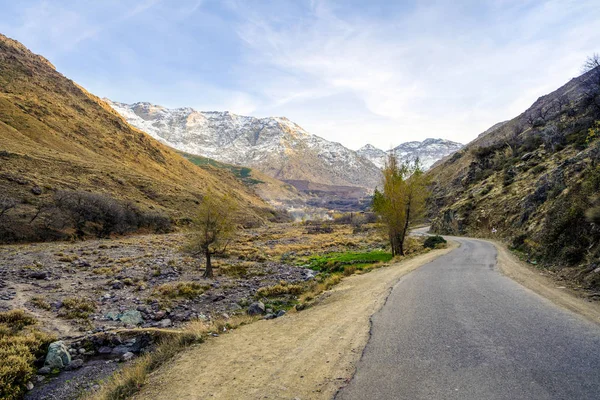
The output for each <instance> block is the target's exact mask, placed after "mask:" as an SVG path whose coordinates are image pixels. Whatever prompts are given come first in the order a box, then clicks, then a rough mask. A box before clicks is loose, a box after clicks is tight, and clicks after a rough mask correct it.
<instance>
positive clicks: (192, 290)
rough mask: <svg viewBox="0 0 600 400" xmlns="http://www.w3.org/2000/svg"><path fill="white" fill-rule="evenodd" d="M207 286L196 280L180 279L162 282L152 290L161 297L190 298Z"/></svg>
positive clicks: (203, 290) (197, 294)
mask: <svg viewBox="0 0 600 400" xmlns="http://www.w3.org/2000/svg"><path fill="white" fill-rule="evenodd" d="M208 288H209V286H208V285H202V284H200V283H198V282H190V281H180V282H169V283H164V284H162V285H160V286H157V287H156V288H155V289H154V292H155V293H157V294H158V295H160V296H162V297H167V298H170V299H177V298H186V299H192V298H194V297H196V296H199V295H201V294H202V293H204V292H205V291H206V290H207V289H208Z"/></svg>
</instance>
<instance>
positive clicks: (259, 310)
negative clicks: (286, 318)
mask: <svg viewBox="0 0 600 400" xmlns="http://www.w3.org/2000/svg"><path fill="white" fill-rule="evenodd" d="M247 313H248V315H259V314H264V313H265V305H264V304H263V303H262V302H261V301H257V302H255V303H252V304H250V306H249V307H248V311H247Z"/></svg>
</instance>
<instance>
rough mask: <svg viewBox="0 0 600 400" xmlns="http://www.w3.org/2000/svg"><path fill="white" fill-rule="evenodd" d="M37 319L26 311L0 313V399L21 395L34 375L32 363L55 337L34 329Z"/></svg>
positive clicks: (10, 399) (19, 396) (15, 397)
mask: <svg viewBox="0 0 600 400" xmlns="http://www.w3.org/2000/svg"><path fill="white" fill-rule="evenodd" d="M36 322H37V321H36V320H35V318H34V317H33V316H31V315H29V314H27V313H25V312H24V311H23V310H11V311H6V312H0V398H2V399H7V400H12V399H19V398H21V396H22V394H23V393H24V391H25V385H26V383H27V382H28V381H29V380H30V379H31V378H33V376H34V375H35V368H34V366H33V363H34V361H35V359H36V358H37V357H41V356H43V355H44V353H45V352H46V349H47V347H48V345H49V344H50V343H51V342H53V341H54V340H56V338H55V337H54V336H52V335H49V334H47V333H45V332H41V331H39V330H37V329H35V328H34V325H35V324H36Z"/></svg>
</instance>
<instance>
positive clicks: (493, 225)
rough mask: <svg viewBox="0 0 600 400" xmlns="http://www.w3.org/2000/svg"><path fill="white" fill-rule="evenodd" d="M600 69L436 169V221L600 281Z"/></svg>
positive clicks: (589, 282)
mask: <svg viewBox="0 0 600 400" xmlns="http://www.w3.org/2000/svg"><path fill="white" fill-rule="evenodd" d="M599 136H600V67H597V68H595V69H593V70H590V71H589V72H587V73H586V74H584V75H582V76H580V77H578V78H575V79H572V80H571V81H570V82H568V83H567V84H566V85H564V86H562V87H561V88H559V89H558V90H556V91H555V92H553V93H551V94H549V95H546V96H543V97H541V98H539V99H538V100H537V101H536V102H535V103H534V104H533V105H532V106H531V107H530V108H529V109H528V110H526V111H525V112H524V113H522V114H521V115H519V116H517V117H516V118H514V119H512V120H510V121H507V122H503V123H500V124H497V125H495V126H494V127H492V128H491V129H489V130H488V131H486V132H484V134H482V135H480V136H479V137H478V138H476V139H475V140H474V141H473V142H471V143H469V144H468V145H467V146H466V147H465V148H464V149H462V150H460V151H459V152H457V153H455V154H454V155H453V156H451V157H449V158H448V159H447V160H445V161H443V162H441V163H440V164H439V165H437V166H435V167H434V168H432V169H431V170H430V171H429V172H428V174H429V175H430V176H431V178H432V180H433V182H434V183H433V186H432V192H433V196H432V199H431V202H430V212H431V217H432V227H433V229H434V230H435V231H437V232H439V233H446V234H467V235H475V236H484V237H496V238H501V239H503V240H504V241H506V242H507V243H509V244H510V245H511V246H512V248H513V249H514V250H515V251H517V252H519V253H520V254H522V255H523V257H524V258H525V259H527V260H529V261H530V262H532V263H534V264H539V265H543V266H544V267H547V268H548V269H549V271H553V272H556V274H558V275H559V276H561V277H564V278H567V279H569V280H572V281H575V282H576V283H577V284H579V285H582V286H584V287H588V288H593V289H598V288H600V268H599V266H600V163H599V161H600V141H599V140H598V137H599Z"/></svg>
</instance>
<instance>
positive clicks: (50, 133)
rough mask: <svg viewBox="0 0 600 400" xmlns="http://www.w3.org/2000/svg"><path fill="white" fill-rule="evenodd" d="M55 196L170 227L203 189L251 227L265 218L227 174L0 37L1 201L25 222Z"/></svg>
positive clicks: (262, 208)
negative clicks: (82, 197) (107, 199)
mask: <svg viewBox="0 0 600 400" xmlns="http://www.w3.org/2000/svg"><path fill="white" fill-rule="evenodd" d="M39 189H41V194H34V193H33V192H32V191H34V192H37V193H39ZM59 189H69V190H79V191H88V192H98V193H104V194H107V195H110V196H111V197H114V198H116V199H119V200H128V201H131V202H133V203H135V204H136V205H137V206H139V207H140V208H142V209H154V210H160V211H163V212H165V213H167V214H168V215H170V216H171V217H173V218H174V219H175V220H177V219H180V218H182V217H189V216H190V215H191V214H192V213H193V210H194V207H195V205H196V204H198V202H199V201H200V200H201V198H202V195H203V194H204V193H206V192H207V191H208V190H212V191H214V192H217V193H225V192H227V193H230V194H231V195H232V196H234V198H235V199H237V200H238V201H239V203H240V204H241V205H242V207H241V208H242V209H243V210H244V211H245V213H246V214H247V216H248V217H249V218H252V219H254V220H260V219H263V218H264V217H265V216H267V215H269V214H270V213H271V211H270V209H269V207H268V206H267V205H266V203H264V202H263V201H262V200H261V199H260V198H259V197H258V196H257V195H255V194H254V193H253V191H251V190H249V189H248V188H246V187H245V186H244V185H241V184H240V182H239V181H238V180H237V179H236V178H235V177H234V176H233V175H232V174H231V173H230V172H228V171H225V170H218V169H215V170H213V171H206V170H204V169H201V168H198V167H196V166H195V165H193V164H192V163H190V162H189V161H187V160H185V159H184V158H183V157H181V156H180V155H178V154H177V153H175V152H174V151H173V150H171V149H169V148H168V147H166V146H164V145H162V144H160V143H159V142H157V141H156V140H154V139H152V138H151V137H149V136H148V135H146V134H145V133H143V132H141V131H139V130H137V129H135V128H132V127H131V126H130V125H128V124H127V123H126V122H125V121H124V120H123V119H122V118H121V117H120V116H119V115H118V114H117V113H116V112H115V111H113V110H112V108H111V107H109V106H108V105H107V104H105V103H104V102H103V101H102V100H100V99H99V98H97V97H96V96H94V95H92V94H90V93H88V92H87V91H86V90H85V89H83V88H81V87H80V86H78V85H77V84H75V83H74V82H73V81H71V80H69V79H67V78H65V77H64V76H63V75H61V74H60V73H58V72H57V71H56V70H55V69H54V66H53V65H52V64H51V63H49V62H48V61H47V60H46V59H44V58H43V57H41V56H38V55H35V54H33V53H31V52H30V51H29V50H28V49H27V48H25V47H24V46H23V45H21V44H20V43H18V42H16V41H14V40H12V39H9V38H7V37H6V36H3V35H0V196H2V197H3V198H4V199H5V201H6V199H9V202H10V201H14V202H16V203H17V207H16V208H13V209H11V210H9V211H8V212H7V213H12V214H13V215H17V214H19V215H21V214H22V215H23V217H24V218H23V221H26V220H27V218H25V216H26V215H29V214H32V213H34V212H35V209H36V206H38V205H39V204H40V203H43V202H45V201H49V200H48V199H50V198H52V196H54V193H55V192H56V191H57V190H59Z"/></svg>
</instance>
